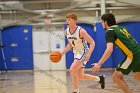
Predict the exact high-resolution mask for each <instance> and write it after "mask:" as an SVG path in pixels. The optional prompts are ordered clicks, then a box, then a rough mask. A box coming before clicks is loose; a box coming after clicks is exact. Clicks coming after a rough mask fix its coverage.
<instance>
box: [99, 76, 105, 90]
mask: <svg viewBox="0 0 140 93" xmlns="http://www.w3.org/2000/svg"><path fill="white" fill-rule="evenodd" d="M99 78H100V81H99V83H100V84H101V88H102V89H104V88H105V75H100V76H99Z"/></svg>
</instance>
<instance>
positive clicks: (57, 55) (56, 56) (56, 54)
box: [50, 51, 62, 63]
mask: <svg viewBox="0 0 140 93" xmlns="http://www.w3.org/2000/svg"><path fill="white" fill-rule="evenodd" d="M61 57H62V56H61V53H60V52H58V51H53V52H51V53H50V60H51V61H52V62H54V63H58V62H59V61H60V60H61Z"/></svg>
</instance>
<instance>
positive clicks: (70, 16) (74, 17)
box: [66, 13, 77, 20]
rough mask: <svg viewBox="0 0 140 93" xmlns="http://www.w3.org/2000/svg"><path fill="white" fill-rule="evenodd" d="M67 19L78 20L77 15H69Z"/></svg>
mask: <svg viewBox="0 0 140 93" xmlns="http://www.w3.org/2000/svg"><path fill="white" fill-rule="evenodd" d="M66 18H72V19H74V20H77V15H76V13H69V14H67V15H66Z"/></svg>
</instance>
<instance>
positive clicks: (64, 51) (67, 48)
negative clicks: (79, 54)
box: [62, 41, 72, 56]
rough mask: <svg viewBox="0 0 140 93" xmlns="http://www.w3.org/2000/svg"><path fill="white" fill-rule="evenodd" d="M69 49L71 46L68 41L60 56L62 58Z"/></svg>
mask: <svg viewBox="0 0 140 93" xmlns="http://www.w3.org/2000/svg"><path fill="white" fill-rule="evenodd" d="M71 48H72V44H71V42H70V41H68V44H67V46H66V47H65V49H64V50H63V51H62V56H63V55H64V54H65V53H67V52H68V51H69V50H71Z"/></svg>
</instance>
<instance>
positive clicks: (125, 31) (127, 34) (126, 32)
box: [121, 29, 131, 38]
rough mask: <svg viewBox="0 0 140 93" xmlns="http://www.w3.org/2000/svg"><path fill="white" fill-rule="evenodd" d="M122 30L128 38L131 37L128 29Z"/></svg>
mask: <svg viewBox="0 0 140 93" xmlns="http://www.w3.org/2000/svg"><path fill="white" fill-rule="evenodd" d="M121 32H122V33H123V34H124V35H126V37H127V38H130V37H131V35H130V34H129V33H128V31H127V30H126V29H121Z"/></svg>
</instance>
